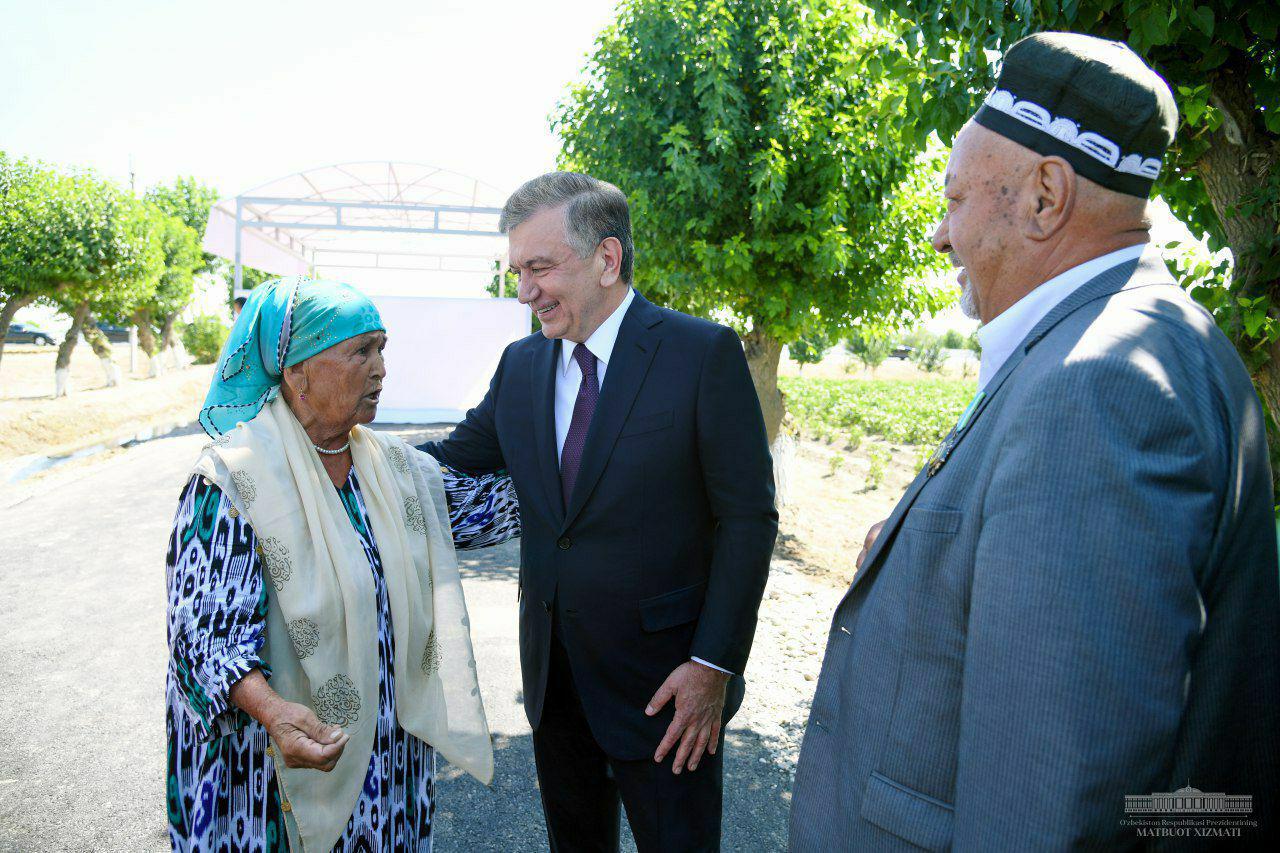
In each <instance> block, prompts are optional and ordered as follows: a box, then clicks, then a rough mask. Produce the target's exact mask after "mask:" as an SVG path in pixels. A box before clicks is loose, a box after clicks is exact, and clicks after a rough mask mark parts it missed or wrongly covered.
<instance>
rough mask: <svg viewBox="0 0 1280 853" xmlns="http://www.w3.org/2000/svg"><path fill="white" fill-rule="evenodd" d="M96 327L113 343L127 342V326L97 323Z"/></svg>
mask: <svg viewBox="0 0 1280 853" xmlns="http://www.w3.org/2000/svg"><path fill="white" fill-rule="evenodd" d="M98 328H99V329H100V330H101V331H102V334H104V335H106V336H107V340H109V341H111V343H113V344H127V343H129V327H128V326H117V325H115V324H113V323H99V324H98Z"/></svg>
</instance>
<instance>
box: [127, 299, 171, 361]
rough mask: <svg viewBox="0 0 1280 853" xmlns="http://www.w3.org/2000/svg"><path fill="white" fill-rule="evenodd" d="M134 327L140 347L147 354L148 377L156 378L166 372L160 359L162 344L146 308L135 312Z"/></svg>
mask: <svg viewBox="0 0 1280 853" xmlns="http://www.w3.org/2000/svg"><path fill="white" fill-rule="evenodd" d="M133 325H134V328H136V329H137V330H138V346H140V347H142V351H143V352H145V353H146V354H147V362H148V368H149V369H148V375H149V376H150V377H151V378H155V377H157V376H159V375H160V374H161V373H163V372H164V363H163V362H162V361H161V360H160V358H159V357H158V353H159V352H160V344H159V342H158V341H156V336H155V334H154V333H153V332H152V331H151V312H150V311H148V310H147V309H145V308H139V309H138V310H137V311H135V312H133Z"/></svg>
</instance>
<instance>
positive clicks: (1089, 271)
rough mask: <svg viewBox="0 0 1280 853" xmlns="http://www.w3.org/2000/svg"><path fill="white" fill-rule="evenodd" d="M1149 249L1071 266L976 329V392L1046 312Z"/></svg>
mask: <svg viewBox="0 0 1280 853" xmlns="http://www.w3.org/2000/svg"><path fill="white" fill-rule="evenodd" d="M1149 245H1151V244H1150V243H1139V244H1138V245H1136V246H1126V247H1125V248H1123V249H1118V250H1116V251H1114V252H1109V253H1107V254H1105V255H1102V256H1100V257H1097V258H1094V259H1093V260H1091V261H1085V262H1084V263H1082V264H1079V265H1077V266H1074V267H1072V268H1071V269H1069V270H1067V271H1066V272H1064V273H1060V274H1059V275H1056V276H1054V277H1053V278H1051V279H1049V280H1048V281H1046V282H1045V283H1044V284H1042V285H1040V286H1039V287H1037V288H1035V289H1034V290H1032V291H1031V292H1030V293H1028V294H1027V295H1026V296H1024V297H1022V298H1021V299H1019V300H1018V301H1017V302H1015V303H1014V304H1013V305H1011V306H1009V307H1008V308H1007V309H1005V311H1004V313H1002V314H1001V315H1000V316H999V317H996V318H995V319H993V320H992V321H991V322H990V323H987V324H986V325H985V326H983V327H982V328H981V329H978V342H979V343H980V344H981V345H982V363H981V366H980V367H979V368H978V389H979V390H982V389H983V388H985V387H986V386H987V383H988V382H990V381H991V379H992V378H993V377H994V376H995V375H996V374H997V373H999V372H1000V368H1001V367H1003V366H1004V363H1005V362H1006V361H1008V360H1009V356H1011V355H1013V351H1014V350H1015V349H1017V348H1018V344H1020V343H1022V341H1023V339H1024V338H1026V336H1027V335H1028V334H1030V333H1031V330H1032V329H1034V328H1035V327H1036V324H1037V323H1039V322H1040V321H1041V320H1043V319H1044V318H1045V317H1046V316H1048V314H1049V312H1050V311H1052V310H1053V309H1054V308H1056V307H1057V306H1058V305H1059V304H1060V303H1061V302H1062V300H1064V299H1066V298H1067V297H1068V296H1070V295H1071V294H1072V293H1074V292H1075V291H1076V290H1077V289H1078V288H1079V287H1080V286H1081V285H1084V284H1087V283H1088V282H1090V281H1092V280H1093V279H1095V278H1097V277H1098V276H1099V275H1101V274H1102V273H1104V272H1106V271H1107V270H1109V269H1111V268H1112V267H1116V266H1119V265H1120V264H1122V263H1124V262H1125V261H1131V260H1133V259H1134V258H1137V257H1140V256H1141V255H1142V253H1143V251H1144V250H1145V249H1146V248H1147V246H1149Z"/></svg>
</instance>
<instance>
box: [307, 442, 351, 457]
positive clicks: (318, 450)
mask: <svg viewBox="0 0 1280 853" xmlns="http://www.w3.org/2000/svg"><path fill="white" fill-rule="evenodd" d="M311 446H312V447H314V448H315V449H316V453H323V454H324V455H325V456H337V455H338V454H339V453H346V452H347V448H348V447H350V446H351V442H350V441H348V442H347V443H346V444H344V445H342V446H341V447H339V448H338V449H337V450H325V449H324V448H323V447H321V446H320V445H318V444H313V445H311Z"/></svg>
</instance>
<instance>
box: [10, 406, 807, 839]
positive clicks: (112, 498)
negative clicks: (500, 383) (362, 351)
mask: <svg viewBox="0 0 1280 853" xmlns="http://www.w3.org/2000/svg"><path fill="white" fill-rule="evenodd" d="M425 435H427V432H425V431H420V432H417V433H415V434H414V436H412V437H415V438H417V437H420V436H425ZM406 437H410V436H406ZM204 441H205V439H204V437H203V435H192V434H185V435H178V436H174V437H170V438H165V439H160V440H156V441H153V442H150V443H148V444H145V445H141V446H138V447H135V448H133V449H131V450H127V451H122V452H116V453H114V454H111V455H109V456H108V457H106V458H103V459H96V460H90V461H87V462H80V463H73V464H74V465H75V466H76V467H74V468H72V467H71V466H67V468H66V470H60V471H57V472H51V473H50V474H48V475H46V476H45V477H44V478H42V479H41V480H40V481H37V482H34V483H27V484H20V485H18V486H0V850H3V851H8V850H14V851H18V850H21V851H24V853H25V851H39V850H95V851H99V850H124V851H133V850H157V851H159V850H166V849H168V836H167V833H166V829H165V827H166V824H165V816H164V747H165V744H164V673H165V655H166V648H165V627H164V625H165V621H164V619H165V590H164V552H165V544H166V539H167V536H168V533H169V527H170V524H171V522H172V516H173V511H174V507H175V501H176V499H177V496H178V493H179V490H180V489H181V486H182V483H183V482H184V480H185V478H186V471H187V470H188V469H189V467H190V465H191V463H192V462H193V460H194V459H195V457H196V455H197V454H198V451H199V448H200V446H201V445H202V444H203V443H204ZM517 555H518V549H517V547H516V545H515V543H511V544H508V545H504V546H499V547H497V548H492V549H488V550H486V551H483V552H475V553H474V554H473V555H471V556H466V555H464V561H463V578H464V580H463V583H464V586H465V589H466V593H467V601H468V605H469V607H470V609H471V615H472V637H473V640H474V643H475V648H476V652H477V658H478V660H477V665H478V668H479V671H480V674H481V691H482V693H483V695H484V699H485V705H486V710H487V711H488V714H489V721H490V725H491V727H492V729H493V732H494V735H495V745H496V747H497V753H496V757H497V772H496V776H495V781H494V784H493V786H492V787H491V788H485V787H484V786H482V785H480V784H479V783H477V782H475V781H474V780H472V779H471V778H470V777H467V776H463V775H461V774H460V773H459V772H458V771H456V770H455V769H454V768H452V767H447V766H442V768H441V783H440V786H439V796H440V804H439V816H440V821H439V829H438V831H437V835H436V847H437V849H438V850H440V851H464V850H465V851H480V850H495V851H525V850H528V851H536V850H545V849H546V840H545V829H544V826H543V822H542V815H541V810H540V807H539V804H538V792H537V784H536V780H535V778H534V773H533V757H532V751H531V748H530V733H529V726H528V723H527V722H526V720H525V718H524V712H523V710H522V708H521V706H520V697H519V693H518V691H519V683H520V679H519V669H518V667H519V664H518V656H517V652H516V569H515V565H516V560H517V559H518V556H517ZM759 645H760V644H759V642H757V646H759ZM797 677H798V676H797ZM748 725H749V724H748ZM728 740H729V749H728V751H727V752H726V758H727V761H726V793H725V833H724V849H726V850H746V851H756V850H781V849H783V848H784V847H785V838H786V835H785V826H786V813H787V807H788V802H789V799H790V783H789V776H788V774H787V772H786V771H785V769H781V768H780V766H779V764H778V763H777V758H778V756H777V748H776V746H773V745H772V744H773V741H772V740H771V739H770V738H769V737H767V736H766V737H762V736H761V735H758V734H757V733H756V732H755V731H753V730H752V729H751V728H748V727H742V726H738V727H735V728H731V729H730V731H729V734H728ZM784 764H785V762H784ZM629 845H630V842H629V839H628V849H634V847H630V846H629Z"/></svg>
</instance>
